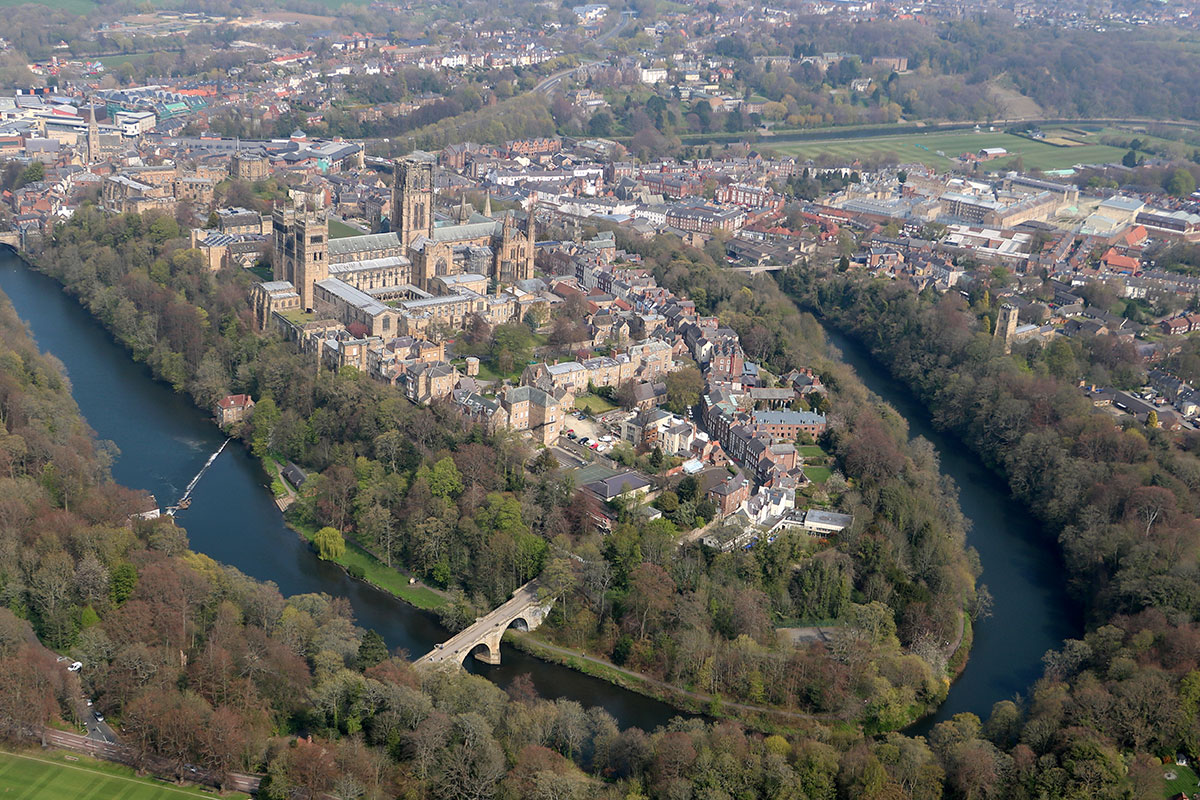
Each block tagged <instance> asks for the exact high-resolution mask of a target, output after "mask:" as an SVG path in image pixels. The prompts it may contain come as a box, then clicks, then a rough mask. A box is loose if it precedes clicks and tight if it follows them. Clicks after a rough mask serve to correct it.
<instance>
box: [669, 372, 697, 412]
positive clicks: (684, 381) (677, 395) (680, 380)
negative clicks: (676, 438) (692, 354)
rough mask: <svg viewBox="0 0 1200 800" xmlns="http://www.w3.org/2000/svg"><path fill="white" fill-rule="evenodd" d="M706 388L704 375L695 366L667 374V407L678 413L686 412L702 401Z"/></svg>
mask: <svg viewBox="0 0 1200 800" xmlns="http://www.w3.org/2000/svg"><path fill="white" fill-rule="evenodd" d="M703 390H704V376H703V375H701V374H700V370H698V369H696V368H695V367H684V368H683V369H679V370H675V371H674V372H672V373H670V374H669V375H667V408H669V409H670V410H671V411H673V412H674V413H676V414H684V413H686V412H687V410H688V409H689V408H691V407H692V406H694V405H696V403H699V402H700V392H702V391H703Z"/></svg>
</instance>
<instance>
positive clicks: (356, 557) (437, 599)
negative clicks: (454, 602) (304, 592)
mask: <svg viewBox="0 0 1200 800" xmlns="http://www.w3.org/2000/svg"><path fill="white" fill-rule="evenodd" d="M283 522H284V524H285V525H287V526H288V527H289V528H291V529H292V530H293V531H295V532H296V535H297V536H299V537H300V538H301V539H303V540H304V541H305V542H307V543H308V545H309V546H311V547H314V549H315V545H314V544H313V540H314V537H316V535H317V526H316V525H305V524H304V523H302V522H300V521H299V520H297V519H296V518H295V515H290V514H286V513H285V514H284V515H283ZM344 536H345V534H343V537H344ZM325 560H326V561H329V562H332V563H334V564H337V565H338V566H340V567H341V568H342V569H344V570H345V571H346V574H347V575H349V576H350V577H351V578H353V579H355V580H358V581H363V582H364V583H368V584H370V585H371V586H374V587H375V588H376V589H379V590H381V591H384V592H387V593H388V594H390V595H392V596H393V597H395V598H396V599H397V600H401V601H403V602H405V603H408V604H409V605H410V606H414V607H416V608H419V609H421V610H422V611H437V610H438V609H439V608H442V607H443V606H446V605H448V604H449V603H450V596H449V595H447V594H446V593H445V592H442V591H439V590H437V589H434V588H433V587H432V586H426V585H425V584H424V583H422V582H420V581H418V580H417V579H416V578H414V577H412V576H411V575H405V574H404V573H403V572H401V571H400V570H398V569H396V568H395V567H389V566H388V565H387V564H385V563H383V562H382V561H380V560H379V559H378V558H377V557H376V556H375V554H374V553H372V552H370V551H369V550H367V549H366V548H364V547H362V546H361V545H359V544H358V543H357V542H355V541H354V540H353V539H346V552H345V553H343V554H342V555H340V556H337V557H336V558H330V559H325Z"/></svg>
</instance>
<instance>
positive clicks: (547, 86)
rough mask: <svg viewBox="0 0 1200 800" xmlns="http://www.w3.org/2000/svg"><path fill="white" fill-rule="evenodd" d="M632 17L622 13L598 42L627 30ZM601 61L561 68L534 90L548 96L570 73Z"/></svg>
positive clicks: (606, 40)
mask: <svg viewBox="0 0 1200 800" xmlns="http://www.w3.org/2000/svg"><path fill="white" fill-rule="evenodd" d="M630 19H632V17H627V16H626V15H624V14H622V15H621V21H620V22H618V23H617V24H616V25H614V26H613V27H611V28H609V29H608V30H607V31H605V32H604V33H602V34H600V35H599V36H597V37H596V44H598V45H601V46H603V45H604V44H605V43H606V42H608V40H609V39H611V38H612V37H614V36H616V35H617V34H618V33H620V32H621V31H623V30H625V26H626V25H628V24H629V20H630ZM600 63H603V59H597V60H595V61H588V62H586V63H583V64H580V65H579V66H577V67H568V68H567V69H563V70H559V71H558V72H555V73H554V74H553V75H548V76H547V77H546V78H544V79H543V80H542V82H541V83H539V84H538V85H537V86H535V87H533V89H532V91H534V92H540V93H542V94H544V95H547V96H549V95H552V94H554V90H555V89H557V88H558V85H559V84H560V83H562V80H563V78H565V77H567V76H568V75H572V74H574V73H576V72H578V71H579V70H582V69H587V68H588V67H594V66H596V65H597V64H600Z"/></svg>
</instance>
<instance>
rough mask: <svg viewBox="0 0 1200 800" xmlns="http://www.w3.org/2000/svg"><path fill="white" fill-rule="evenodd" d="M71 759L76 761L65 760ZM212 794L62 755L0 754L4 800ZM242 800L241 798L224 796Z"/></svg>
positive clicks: (162, 799) (137, 799)
mask: <svg viewBox="0 0 1200 800" xmlns="http://www.w3.org/2000/svg"><path fill="white" fill-rule="evenodd" d="M70 758H74V759H76V760H75V761H68V760H67V759H70ZM213 796H214V793H213V792H212V791H211V790H208V791H204V790H201V789H199V788H197V787H192V786H175V785H173V784H168V783H163V782H162V781H156V780H152V779H148V778H137V777H134V774H133V770H130V769H128V768H125V767H121V766H117V765H115V764H108V763H106V762H101V761H93V760H92V759H90V758H87V757H86V756H71V755H67V754H65V753H59V752H49V753H40V752H39V753H29V754H16V753H0V798H3V800H66V798H71V800H172V798H180V800H182V798H185V797H213ZM223 796H224V797H237V798H244V797H246V795H244V794H231V795H223Z"/></svg>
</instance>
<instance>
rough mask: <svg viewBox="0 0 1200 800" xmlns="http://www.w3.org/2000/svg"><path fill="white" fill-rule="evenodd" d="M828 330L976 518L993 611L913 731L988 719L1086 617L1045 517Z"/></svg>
mask: <svg viewBox="0 0 1200 800" xmlns="http://www.w3.org/2000/svg"><path fill="white" fill-rule="evenodd" d="M825 335H826V338H827V339H828V340H829V342H830V343H831V344H833V345H834V347H836V348H837V349H838V350H840V351H841V354H842V360H843V361H845V362H846V363H847V364H849V365H850V366H851V367H853V368H854V371H855V372H856V373H857V374H858V377H859V378H860V379H861V380H862V382H863V383H864V384H866V386H867V388H868V389H870V390H871V391H872V392H874V393H875V394H877V395H879V396H880V397H881V398H883V399H884V400H885V401H887V403H888V404H889V405H891V406H892V408H894V409H896V411H898V412H899V413H900V415H901V416H902V417H904V418H905V419H906V420H907V421H908V432H909V435H910V436H912V437H917V436H922V437H924V438H926V439H928V440H929V441H930V442H932V443H933V446H934V448H935V449H936V450H937V453H938V456H939V458H940V459H941V467H942V472H943V473H945V474H946V475H949V476H950V477H951V478H953V479H954V482H955V483H956V484H958V490H959V495H958V502H959V505H960V506H961V507H962V511H963V514H964V515H965V516H966V517H967V519H969V520H970V522H971V529H970V531H969V532H968V533H967V543H968V544H970V545H971V546H973V547H974V548H975V549H976V550H978V551H979V559H980V562H981V563H982V564H983V575H982V576H981V577H980V582H981V583H985V584H987V587H988V589H989V590H991V593H992V596H993V598H994V599H995V605H994V607H993V609H992V615H991V616H990V617H988V618H986V619H981V620H979V621H977V622H976V623H975V643H974V646H973V647H972V648H971V658H970V661H969V662H968V663H967V668H966V669H965V670H964V671H963V673H962V676H961V677H959V679H958V680H957V681H956V682H955V683H954V685H953V686H952V687H951V688H950V696H949V697H948V698H947V699H946V702H945V703H944V704H942V706H941V708H939V709H938V711H937V713H936V714H934V715H932V716H931V717H928V718H926V719H924V720H922V721H921V722H919V723H917V724H916V725H914V726H913V727H912V728H910V729H909V730H908V731H907V732H908V733H913V734H917V733H919V734H924V733H926V732H928V730H929V729H930V728H932V727H933V726H934V725H936V724H937V723H938V722H941V721H942V720H946V719H949V718H950V717H952V716H954V715H955V714H958V713H961V712H964V711H969V712H971V713H974V714H978V715H979V717H980V718H981V719H985V720H986V719H987V716H988V714H989V713H990V711H991V708H992V704H993V703H995V702H997V701H1000V700H1011V699H1013V698H1014V697H1015V696H1016V695H1018V694H1024V693H1025V692H1026V691H1027V690H1028V689H1029V687H1030V685H1031V684H1032V683H1033V682H1034V681H1036V680H1037V679H1038V678H1039V677H1041V673H1042V655H1043V654H1044V653H1045V652H1046V651H1047V650H1051V649H1057V648H1059V647H1060V646H1061V645H1062V641H1063V639H1066V638H1068V637H1072V636H1078V635H1079V633H1080V631H1081V630H1082V621H1081V618H1080V613H1079V610H1078V608H1077V607H1076V606H1075V605H1074V604H1073V603H1072V602H1071V601H1070V599H1069V598H1068V597H1067V592H1066V588H1065V585H1064V575H1063V567H1062V561H1061V558H1060V557H1059V555H1058V553H1057V551H1056V550H1055V548H1054V547H1053V545H1052V544H1051V543H1049V542H1048V541H1047V540H1046V539H1044V538H1043V537H1042V536H1041V526H1040V525H1039V524H1038V522H1037V520H1035V519H1034V518H1033V517H1032V516H1030V515H1029V514H1028V513H1027V512H1026V511H1025V509H1024V508H1023V507H1021V506H1020V505H1019V504H1018V503H1017V502H1016V501H1014V500H1013V499H1012V498H1011V497H1010V496H1009V494H1008V488H1007V487H1006V486H1005V484H1004V482H1003V481H1001V480H1000V479H999V478H998V477H996V475H995V474H994V473H992V472H991V471H989V470H988V469H987V468H985V467H984V466H983V465H982V464H980V463H979V461H978V459H977V458H976V457H975V456H974V455H973V454H972V453H971V452H970V451H969V450H968V449H967V448H966V446H964V445H963V444H962V442H960V441H959V440H958V439H956V438H954V437H953V436H948V435H945V434H942V433H940V432H938V431H937V430H936V429H935V428H934V427H933V425H932V423H931V422H930V418H929V414H928V412H926V410H925V407H924V406H923V405H921V403H920V401H919V400H918V399H917V398H916V397H915V396H914V395H913V394H912V392H910V391H909V390H908V388H907V387H906V386H903V385H902V384H900V383H899V382H897V381H895V380H893V379H892V378H891V377H890V376H889V375H888V374H887V373H886V371H885V370H884V369H883V368H882V367H881V366H880V365H879V364H878V363H877V362H876V361H875V360H874V359H873V358H872V356H871V354H870V353H869V352H868V351H867V349H866V348H865V347H863V346H862V345H860V344H859V343H858V342H855V341H853V340H851V339H849V338H847V337H845V336H843V335H841V334H840V333H838V332H837V331H835V330H833V329H832V328H828V327H827V328H826V329H825Z"/></svg>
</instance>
